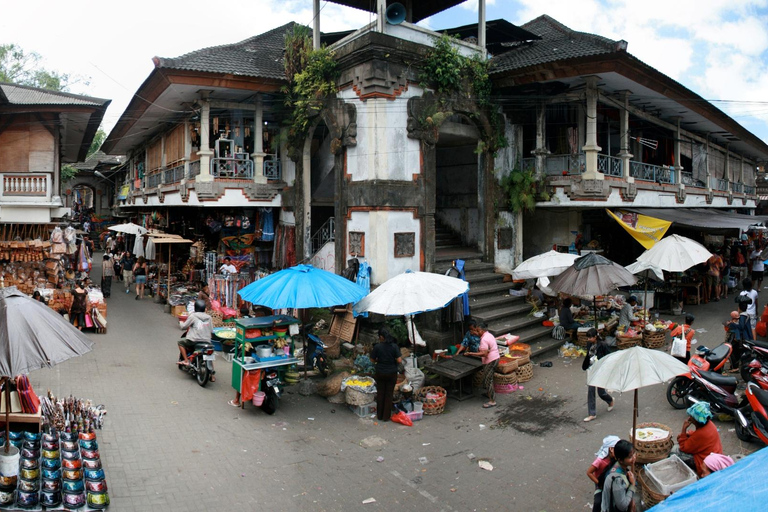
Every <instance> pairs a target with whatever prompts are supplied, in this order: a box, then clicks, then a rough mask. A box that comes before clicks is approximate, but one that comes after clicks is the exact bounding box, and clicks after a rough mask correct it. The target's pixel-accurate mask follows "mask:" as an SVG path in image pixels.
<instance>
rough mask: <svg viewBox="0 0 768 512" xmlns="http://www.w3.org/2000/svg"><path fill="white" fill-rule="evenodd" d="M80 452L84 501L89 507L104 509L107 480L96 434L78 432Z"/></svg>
mask: <svg viewBox="0 0 768 512" xmlns="http://www.w3.org/2000/svg"><path fill="white" fill-rule="evenodd" d="M80 453H81V455H82V456H83V471H84V473H85V490H86V493H87V498H86V503H87V504H88V506H89V507H90V508H95V509H104V508H107V507H108V506H109V494H108V493H107V482H106V481H105V478H104V469H102V467H101V458H100V457H99V444H98V443H97V442H96V434H94V433H93V432H83V433H81V434H80Z"/></svg>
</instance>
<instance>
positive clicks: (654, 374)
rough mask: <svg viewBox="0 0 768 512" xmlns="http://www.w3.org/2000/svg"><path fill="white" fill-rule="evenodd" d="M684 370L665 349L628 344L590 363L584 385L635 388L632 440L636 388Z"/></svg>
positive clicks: (635, 413) (635, 417)
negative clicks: (629, 345)
mask: <svg viewBox="0 0 768 512" xmlns="http://www.w3.org/2000/svg"><path fill="white" fill-rule="evenodd" d="M688 371H689V370H688V366H687V365H685V364H683V363H681V362H680V361H678V360H677V359H675V358H674V357H672V356H671V355H669V354H667V353H666V352H661V351H659V350H651V349H648V348H643V347H632V348H629V349H626V350H618V351H616V352H614V353H612V354H608V355H607V356H605V357H603V358H602V359H600V360H598V361H597V362H596V363H595V364H593V365H592V366H591V367H590V368H589V370H588V371H587V384H588V385H590V386H595V387H598V388H603V389H615V390H617V391H622V392H623V391H631V390H634V391H635V405H634V412H633V415H632V437H633V439H634V436H635V428H636V427H637V390H638V389H639V388H644V387H646V386H652V385H654V384H662V383H664V382H667V381H668V380H670V379H673V378H675V377H677V376H678V375H680V374H683V373H687V372H688ZM670 435H671V433H670Z"/></svg>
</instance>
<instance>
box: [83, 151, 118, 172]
mask: <svg viewBox="0 0 768 512" xmlns="http://www.w3.org/2000/svg"><path fill="white" fill-rule="evenodd" d="M124 161H125V157H124V156H122V155H116V156H113V155H107V154H106V153H104V152H103V151H102V150H98V151H96V152H95V153H94V154H92V155H91V156H89V157H88V158H86V159H85V162H78V163H76V164H74V165H72V167H74V168H75V169H78V170H81V171H92V170H94V169H96V168H97V167H99V166H115V165H120V164H121V163H122V162H124Z"/></svg>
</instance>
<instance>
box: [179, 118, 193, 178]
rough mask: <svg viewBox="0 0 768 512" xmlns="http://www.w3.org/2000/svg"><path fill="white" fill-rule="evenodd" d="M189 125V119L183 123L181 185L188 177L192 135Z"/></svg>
mask: <svg viewBox="0 0 768 512" xmlns="http://www.w3.org/2000/svg"><path fill="white" fill-rule="evenodd" d="M191 126H192V125H191V123H190V122H189V119H187V120H185V121H184V176H182V177H181V183H186V182H187V176H189V160H190V158H189V157H190V156H191V155H192V134H191V133H190V127H191Z"/></svg>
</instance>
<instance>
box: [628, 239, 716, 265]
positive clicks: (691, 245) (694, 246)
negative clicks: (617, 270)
mask: <svg viewBox="0 0 768 512" xmlns="http://www.w3.org/2000/svg"><path fill="white" fill-rule="evenodd" d="M711 257H712V253H711V252H709V251H708V250H707V248H706V247H704V246H703V245H701V244H700V243H699V242H696V241H695V240H691V239H690V238H686V237H684V236H680V235H671V236H668V237H666V238H663V239H662V240H660V241H659V242H656V244H655V245H654V246H653V247H651V248H650V249H648V250H647V251H645V252H644V253H643V254H641V255H640V256H639V257H638V258H637V261H639V262H644V263H649V264H652V265H656V266H657V267H659V268H661V269H663V270H666V271H667V272H685V271H686V270H688V269H689V268H691V267H693V266H696V265H698V264H700V263H704V262H705V261H707V260H708V259H709V258H711Z"/></svg>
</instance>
